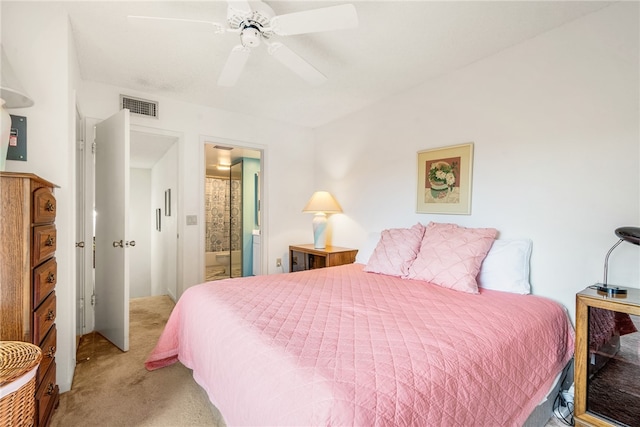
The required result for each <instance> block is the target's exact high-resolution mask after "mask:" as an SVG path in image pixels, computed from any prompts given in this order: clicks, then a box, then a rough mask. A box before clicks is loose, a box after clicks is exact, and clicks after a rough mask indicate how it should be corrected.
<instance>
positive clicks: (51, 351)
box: [44, 345, 56, 359]
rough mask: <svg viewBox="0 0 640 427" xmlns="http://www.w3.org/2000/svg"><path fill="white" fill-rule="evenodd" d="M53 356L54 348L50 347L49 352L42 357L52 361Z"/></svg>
mask: <svg viewBox="0 0 640 427" xmlns="http://www.w3.org/2000/svg"><path fill="white" fill-rule="evenodd" d="M55 354H56V347H55V346H53V345H52V346H51V347H49V350H48V351H47V352H46V353H45V354H44V355H45V356H47V357H48V358H49V359H53V356H54V355H55Z"/></svg>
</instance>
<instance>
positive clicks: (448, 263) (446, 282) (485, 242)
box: [407, 222, 497, 294]
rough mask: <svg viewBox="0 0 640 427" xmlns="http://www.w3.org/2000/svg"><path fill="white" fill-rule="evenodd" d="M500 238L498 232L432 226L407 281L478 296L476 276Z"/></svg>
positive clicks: (426, 234)
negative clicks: (416, 281) (492, 246)
mask: <svg viewBox="0 0 640 427" xmlns="http://www.w3.org/2000/svg"><path fill="white" fill-rule="evenodd" d="M496 235H497V231H496V229H495V228H465V227H459V226H457V225H456V224H439V223H435V222H430V223H429V225H427V227H426V228H425V232H424V237H423V238H422V243H421V245H420V252H419V253H418V256H417V258H416V260H415V261H414V262H413V264H412V265H411V267H410V268H409V275H408V277H407V278H409V279H416V280H425V281H427V282H431V283H433V284H435V285H439V286H442V287H445V288H450V289H454V290H456V291H463V292H470V293H474V294H477V293H478V283H477V282H476V276H477V275H478V272H479V271H480V266H481V265H482V261H483V260H484V258H485V256H487V252H489V249H490V248H491V245H492V244H493V241H494V240H495V238H496Z"/></svg>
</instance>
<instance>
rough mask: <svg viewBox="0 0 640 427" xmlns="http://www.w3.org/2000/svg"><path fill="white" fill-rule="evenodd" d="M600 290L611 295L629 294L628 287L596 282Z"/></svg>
mask: <svg viewBox="0 0 640 427" xmlns="http://www.w3.org/2000/svg"><path fill="white" fill-rule="evenodd" d="M596 287H597V289H598V292H600V293H604V294H607V296H609V297H613V296H622V295H627V289H626V288H621V287H619V286H609V285H605V284H603V283H596Z"/></svg>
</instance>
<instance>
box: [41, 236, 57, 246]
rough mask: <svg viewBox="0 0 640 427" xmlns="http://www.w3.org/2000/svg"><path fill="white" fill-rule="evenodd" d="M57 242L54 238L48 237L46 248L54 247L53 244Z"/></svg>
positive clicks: (45, 243)
mask: <svg viewBox="0 0 640 427" xmlns="http://www.w3.org/2000/svg"><path fill="white" fill-rule="evenodd" d="M55 242H56V239H54V238H53V237H52V236H50V235H49V236H47V240H46V241H45V242H44V245H45V246H53V244H54V243H55Z"/></svg>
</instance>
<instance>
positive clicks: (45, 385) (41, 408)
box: [36, 362, 58, 425]
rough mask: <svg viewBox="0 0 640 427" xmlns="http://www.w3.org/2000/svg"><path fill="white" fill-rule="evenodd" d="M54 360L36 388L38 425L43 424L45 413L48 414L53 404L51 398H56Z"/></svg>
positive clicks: (56, 387)
mask: <svg viewBox="0 0 640 427" xmlns="http://www.w3.org/2000/svg"><path fill="white" fill-rule="evenodd" d="M57 389H58V386H57V385H56V362H53V363H51V365H49V369H48V370H47V372H46V374H45V375H44V378H43V380H42V382H41V383H40V386H39V387H38V389H37V390H36V417H37V419H38V425H45V420H46V417H47V415H50V409H49V408H50V407H51V406H52V405H53V404H54V402H53V401H52V399H53V398H57Z"/></svg>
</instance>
